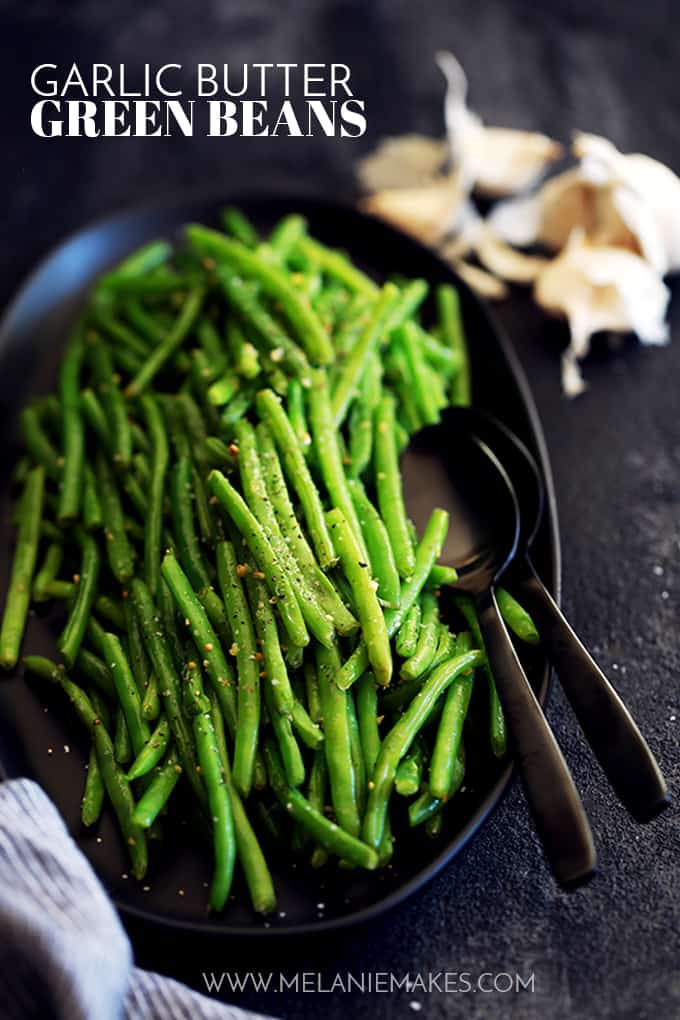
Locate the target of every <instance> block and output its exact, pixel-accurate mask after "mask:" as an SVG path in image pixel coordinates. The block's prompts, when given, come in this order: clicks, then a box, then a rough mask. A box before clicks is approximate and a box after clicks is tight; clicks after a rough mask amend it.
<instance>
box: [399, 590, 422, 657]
mask: <svg viewBox="0 0 680 1020" xmlns="http://www.w3.org/2000/svg"><path fill="white" fill-rule="evenodd" d="M419 633H420V604H419V603H418V602H414V603H413V605H412V606H411V608H410V609H409V611H408V613H407V614H406V616H405V617H404V620H403V623H402V625H401V627H400V628H399V630H398V631H397V635H396V640H395V645H394V646H395V650H396V652H397V655H399V656H400V657H401V658H402V659H408V658H409V657H410V656H411V655H413V653H414V652H415V650H416V646H417V644H418V635H419Z"/></svg>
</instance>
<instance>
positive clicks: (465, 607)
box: [455, 595, 508, 758]
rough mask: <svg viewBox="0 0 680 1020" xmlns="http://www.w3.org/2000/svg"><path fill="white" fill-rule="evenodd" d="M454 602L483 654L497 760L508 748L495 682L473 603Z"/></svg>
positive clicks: (460, 599) (468, 600)
mask: <svg viewBox="0 0 680 1020" xmlns="http://www.w3.org/2000/svg"><path fill="white" fill-rule="evenodd" d="M455 601H456V606H457V608H458V609H459V610H460V612H461V614H462V616H463V618H464V620H465V622H466V624H467V626H468V628H469V630H470V632H471V634H472V640H473V641H474V643H475V645H476V646H477V648H481V650H482V651H483V652H484V653H485V658H484V663H483V665H482V672H483V674H484V676H485V677H486V682H487V687H488V690H489V739H490V743H491V750H492V751H493V753H494V754H495V755H496V757H497V758H502V757H503V755H504V754H505V752H506V751H507V747H508V733H507V728H506V724H505V714H504V712H503V706H502V705H501V700H500V698H499V697H498V691H497V690H496V681H495V680H494V675H493V672H492V670H491V666H490V665H489V662H488V660H487V659H486V646H485V644H484V638H483V637H482V631H481V628H480V626H479V617H478V615H477V609H476V607H475V604H474V601H473V600H472V599H471V598H468V597H467V596H464V595H457V596H456V600H455Z"/></svg>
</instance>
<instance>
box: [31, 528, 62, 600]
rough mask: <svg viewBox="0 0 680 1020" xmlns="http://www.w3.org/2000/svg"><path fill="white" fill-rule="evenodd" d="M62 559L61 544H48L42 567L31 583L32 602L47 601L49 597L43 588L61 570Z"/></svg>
mask: <svg viewBox="0 0 680 1020" xmlns="http://www.w3.org/2000/svg"><path fill="white" fill-rule="evenodd" d="M63 557H64V546H63V544H62V543H61V542H50V544H49V545H48V547H47V552H46V553H45V558H44V560H43V562H42V566H41V567H40V570H39V571H38V572H37V573H36V575H35V580H34V581H33V592H32V597H33V601H34V602H46V601H47V600H48V597H49V596H48V595H46V594H45V588H46V586H47V585H49V584H51V583H52V581H54V580H55V578H56V576H57V574H58V573H59V570H60V568H61V562H62V559H63Z"/></svg>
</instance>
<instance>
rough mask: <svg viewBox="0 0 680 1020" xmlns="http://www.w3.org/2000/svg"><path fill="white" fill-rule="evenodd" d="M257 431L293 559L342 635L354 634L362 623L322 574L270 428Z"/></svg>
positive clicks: (271, 494) (270, 488)
mask: <svg viewBox="0 0 680 1020" xmlns="http://www.w3.org/2000/svg"><path fill="white" fill-rule="evenodd" d="M255 431H256V436H257V444H258V449H259V451H260V459H261V462H262V470H263V473H264V476H265V482H266V486H267V493H268V495H269V499H270V501H271V504H272V506H273V508H274V513H275V515H276V519H277V521H278V524H279V528H280V530H281V534H282V535H283V538H284V540H285V542H286V543H287V545H288V546H289V547H290V551H291V553H292V555H293V557H294V558H295V560H296V561H297V562H298V563H299V565H300V568H301V569H302V572H303V574H304V576H305V578H306V581H307V585H308V587H309V588H310V589H311V591H312V593H313V595H314V597H315V600H316V601H317V602H318V604H319V606H320V608H321V609H322V610H323V612H324V613H326V614H327V615H328V616H329V617H330V619H331V620H332V622H333V624H334V626H335V628H336V629H337V631H338V633H340V634H351V633H353V631H355V630H356V629H357V627H358V622H357V620H356V619H355V618H354V617H353V616H352V614H351V613H350V612H349V610H348V609H347V608H346V607H345V606H344V605H343V602H342V600H341V598H340V596H339V595H338V593H337V591H336V590H335V588H334V587H333V584H332V582H331V581H330V580H329V578H328V577H327V576H326V574H324V572H323V571H322V570H321V568H320V566H319V564H318V563H317V561H316V558H315V556H314V553H313V552H312V549H311V548H310V546H309V543H308V542H307V539H306V537H305V535H304V533H303V531H302V528H301V527H300V522H299V521H298V519H297V517H296V515H295V510H294V508H293V504H292V502H291V500H290V495H289V493H288V488H287V486H286V481H285V479H284V477H283V472H282V470H281V464H280V462H279V458H278V454H277V452H276V447H275V445H274V442H273V440H272V436H271V432H270V430H269V427H268V426H267V425H266V424H264V423H261V424H260V425H258V426H257V429H256V430H255ZM324 524H325V521H324Z"/></svg>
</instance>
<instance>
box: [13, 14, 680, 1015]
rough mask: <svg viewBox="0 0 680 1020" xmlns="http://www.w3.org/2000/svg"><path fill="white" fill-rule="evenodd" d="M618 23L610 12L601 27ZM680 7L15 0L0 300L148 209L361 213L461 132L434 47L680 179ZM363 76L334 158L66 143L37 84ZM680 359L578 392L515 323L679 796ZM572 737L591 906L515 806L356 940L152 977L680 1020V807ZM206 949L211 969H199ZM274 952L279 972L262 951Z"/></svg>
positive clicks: (563, 484) (593, 382)
mask: <svg viewBox="0 0 680 1020" xmlns="http://www.w3.org/2000/svg"><path fill="white" fill-rule="evenodd" d="M595 7H597V10H595V9H594V8H595ZM677 16H678V15H677V5H676V4H675V3H674V2H673V0H647V2H645V3H643V4H641V3H639V2H619V3H617V4H607V3H598V4H597V5H594V4H593V3H592V0H572V2H568V0H561V2H555V3H550V2H546V3H543V4H542V5H539V4H536V3H534V2H532V0H490V2H484V0H481V2H480V0H466V2H460V0H455V2H454V0H429V2H428V3H414V2H413V0H408V2H407V0H390V2H388V0H383V2H368V0H363V2H362V0H355V2H351V0H345V2H325V3H324V2H314V0H307V2H305V3H299V2H291V3H288V4H281V3H276V2H274V0H243V2H241V3H234V2H227V0H221V2H220V0H211V2H205V3H202V4H186V3H179V2H178V0H168V2H166V3H164V4H146V5H140V4H138V3H136V2H132V0H129V2H118V3H108V4H107V3H103V2H96V0H92V2H77V0H76V2H71V3H69V4H58V3H46V2H40V0H25V2H23V3H21V4H18V3H3V2H0V17H1V19H2V21H1V24H0V31H1V33H2V34H1V38H2V41H3V63H2V70H1V73H2V78H3V82H2V93H1V95H2V137H3V145H2V156H3V158H2V161H1V162H0V180H1V181H2V188H3V195H4V200H3V202H2V214H3V216H2V239H3V243H2V245H1V246H0V298H2V299H3V300H6V299H7V298H8V297H9V295H10V293H11V291H12V289H13V288H14V286H15V285H16V284H17V283H18V282H19V280H20V278H21V277H22V275H23V274H24V273H25V272H26V271H27V270H28V269H29V268H30V266H31V264H32V263H33V262H34V260H35V259H36V258H38V257H39V256H40V255H41V254H43V252H44V251H45V250H46V249H47V248H48V247H49V246H51V245H52V244H54V243H55V242H57V241H58V240H59V239H60V238H61V237H62V236H63V235H64V234H65V233H66V232H70V231H72V230H73V229H75V228H77V227H79V226H81V225H84V224H85V223H87V222H88V221H89V220H91V219H92V218H93V217H96V216H99V215H101V214H104V213H108V212H110V211H113V210H115V209H117V208H119V207H121V206H123V205H126V204H129V203H131V202H140V201H145V200H147V199H148V198H149V197H150V196H157V195H159V194H163V193H172V192H176V191H178V190H182V189H194V188H197V187H200V188H206V187H208V188H211V189H212V190H215V191H216V190H219V189H220V188H221V189H223V191H224V193H225V195H226V194H228V193H229V192H230V191H232V190H233V191H235V192H238V191H243V190H244V188H246V187H247V188H248V189H250V190H253V189H258V188H261V189H263V190H264V189H266V190H270V191H271V190H277V189H280V188H283V187H288V188H289V187H295V188H297V189H298V190H305V189H307V190H309V191H311V192H321V193H326V194H328V195H335V194H339V195H344V196H348V195H349V196H351V194H352V187H353V183H352V162H353V160H354V159H355V157H356V156H357V155H358V154H359V153H360V152H361V151H363V150H364V149H367V148H369V147H371V146H372V145H373V144H375V143H376V142H377V140H378V139H379V138H380V137H381V136H383V135H384V134H390V133H392V134H394V133H399V132H403V131H407V130H420V131H424V132H430V133H439V132H440V130H441V99H442V92H443V88H442V80H441V77H440V75H439V72H438V71H437V69H436V68H435V66H434V64H433V59H432V58H433V53H434V51H435V50H436V49H438V48H440V47H442V46H445V47H449V48H451V49H453V50H454V51H455V52H456V53H457V54H458V55H459V56H460V57H461V59H462V61H463V63H464V65H465V67H466V69H467V71H468V74H469V78H470V92H471V99H472V104H473V106H474V108H475V109H477V110H478V111H479V112H480V113H481V114H482V115H483V116H484V117H485V119H487V121H488V122H489V123H493V124H504V125H512V126H516V127H526V128H538V129H542V130H544V131H548V132H550V133H552V134H554V135H556V136H557V137H559V138H562V139H563V140H567V139H568V135H569V131H570V129H572V128H574V127H579V128H582V129H586V130H591V131H596V132H601V133H603V134H606V135H607V136H609V137H611V138H612V139H613V140H614V141H615V142H616V143H617V144H618V145H620V146H621V147H622V148H624V149H638V150H641V151H644V152H648V153H649V154H651V155H654V156H656V157H658V158H660V159H662V160H664V161H666V162H668V163H670V165H671V166H673V167H674V168H675V169H676V170H680V132H679V130H678V127H679V117H678V114H679V109H678V99H677V81H678V76H677V75H678V70H677V69H678V63H679V62H680V34H679V33H678V30H677V23H676V20H677ZM333 59H335V60H341V61H344V62H346V63H349V64H350V65H351V67H352V70H353V79H352V83H353V86H354V88H355V91H356V93H357V94H358V95H360V96H363V97H365V98H366V100H367V112H368V119H369V131H368V134H367V136H366V137H365V138H364V139H362V140H360V141H357V142H354V141H347V140H342V141H340V140H331V139H323V138H321V139H311V140H304V139H296V140H292V141H291V140H286V139H284V138H281V139H228V140H220V139H201V138H193V139H181V138H174V139H170V140H166V139H107V140H96V141H89V140H80V139H62V140H58V141H41V140H38V139H36V138H34V137H33V136H32V135H31V133H30V130H29V127H28V116H29V110H30V105H31V93H30V89H29V84H28V76H29V74H30V70H31V69H32V67H33V66H34V65H35V64H37V63H41V62H43V61H48V60H51V61H54V62H57V63H60V64H70V62H71V61H73V60H78V61H80V62H81V63H83V64H89V63H91V62H92V61H95V60H102V61H107V62H109V63H116V62H118V61H127V62H128V63H134V62H136V61H138V62H143V61H147V60H148V61H151V62H156V63H160V62H162V61H166V60H168V61H178V62H181V63H183V64H184V65H185V66H188V67H193V66H194V65H195V64H196V63H197V62H198V61H201V60H204V61H210V62H212V63H218V64H219V63H222V62H224V61H235V62H241V61H258V60H259V61H272V62H281V61H298V62H304V61H307V62H311V61H318V62H327V61H331V60H333ZM676 302H677V303H676V305H675V306H674V307H673V309H672V312H671V319H672V322H673V330H674V333H675V334H676V343H675V345H671V346H670V347H668V348H666V349H662V350H654V351H645V350H642V349H640V348H639V347H638V346H637V345H636V344H635V343H634V342H632V341H631V342H626V343H625V344H624V345H623V347H622V348H621V350H619V351H618V352H617V353H612V354H609V353H608V352H606V351H604V350H598V351H597V352H596V354H595V356H594V357H593V358H592V359H591V360H590V362H589V363H588V365H587V368H586V373H587V377H588V381H589V383H590V389H589V391H588V393H587V394H586V395H585V396H584V397H582V398H580V399H579V400H578V401H576V402H572V403H570V402H567V401H566V400H564V399H563V398H562V396H561V394H560V387H559V366H558V352H559V348H560V345H561V344H562V343H563V341H564V337H565V334H564V331H563V328H562V327H561V326H559V325H557V324H554V323H549V322H547V321H546V320H545V319H544V318H543V317H542V316H541V314H540V313H539V312H537V311H536V310H535V309H533V308H532V307H531V305H530V302H529V301H528V299H527V298H526V296H525V295H523V294H521V293H517V294H516V295H514V296H513V298H512V299H511V300H510V301H509V302H507V303H506V304H504V305H503V306H501V307H500V308H499V314H500V317H501V319H502V320H503V321H504V322H505V324H506V325H507V326H508V329H509V331H510V333H511V336H512V338H513V340H514V342H515V344H516V346H517V349H518V351H519V354H520V357H521V359H522V362H523V364H524V366H525V368H526V370H527V373H528V374H529V376H530V379H531V382H532V385H533V389H534V393H535V396H536V400H537V403H538V406H539V411H540V413H541V416H542V419H543V422H544V425H545V430H546V434H547V439H548V443H549V447H550V453H551V456H552V462H553V468H554V474H555V481H556V487H557V495H558V501H559V509H560V518H561V525H562V539H563V552H564V561H565V568H564V603H565V606H566V609H567V611H568V613H569V614H570V615H571V618H572V620H573V621H574V623H575V625H576V627H577V629H578V630H579V631H580V632H581V634H582V635H583V636H584V638H585V639H586V640H587V641H588V642H589V643H590V645H591V647H592V648H593V649H594V651H595V652H596V653H597V655H598V657H599V659H600V662H601V663H602V665H603V666H604V667H605V668H606V669H607V670H608V671H609V672H610V675H611V676H612V678H613V679H614V680H615V681H616V682H617V684H618V687H619V689H620V690H621V692H622V693H623V695H624V697H625V698H626V700H627V701H628V703H629V705H630V706H631V708H632V709H633V711H634V713H635V714H636V716H637V717H638V719H639V720H640V722H641V724H642V726H643V729H644V732H645V734H646V736H647V737H648V739H649V741H650V743H651V745H652V748H653V749H654V751H655V752H657V754H658V755H659V758H660V760H661V763H662V766H663V768H664V770H665V773H666V776H667V778H668V781H669V783H670V786H671V788H672V789H674V790H676V791H677V786H678V778H679V770H678V765H677V757H678V756H677V748H678V733H679V732H680V703H679V702H680V698H679V697H678V689H677V674H678V666H679V665H680V663H679V661H678V659H679V648H680V643H679V640H678V636H677V633H678V627H677V624H678V597H679V588H678V580H677V567H676V563H677V558H678V546H679V542H680V523H679V521H680V512H679V511H680V482H679V480H678V479H679V476H680V472H679V469H680V415H679V414H678V405H679V401H678V392H679V387H678V383H679V382H680V337H678V335H677V334H678V332H679V329H678V326H679V319H680V301H677V298H676ZM549 715H550V719H551V721H552V723H553V725H554V727H555V729H556V732H557V735H558V737H559V740H560V742H561V744H562V746H563V748H564V750H565V753H566V755H567V758H568V761H569V763H570V765H571V767H572V769H573V770H574V773H575V776H576V779H577V782H578V784H579V787H580V789H581V790H582V793H583V797H584V801H585V804H586V807H587V809H588V811H589V813H590V815H591V817H592V823H593V830H594V833H595V838H596V841H597V844H598V849H599V855H600V873H599V875H598V877H597V878H596V879H595V880H594V881H593V882H592V883H591V884H590V885H589V886H588V887H586V888H585V889H582V890H580V891H578V892H576V893H573V894H571V895H568V894H565V893H562V892H560V891H559V890H557V889H556V888H555V886H554V884H553V882H552V881H551V879H550V877H549V876H548V874H547V873H546V869H545V866H544V864H543V861H542V859H541V856H540V851H539V848H538V846H537V842H536V839H535V837H534V835H533V833H532V831H531V828H530V825H529V822H528V820H527V814H526V809H525V804H524V800H523V795H522V793H521V790H520V789H519V788H518V787H515V788H514V789H513V790H512V792H511V793H510V795H509V796H508V797H507V798H506V800H505V801H504V803H503V804H502V806H501V808H500V809H499V810H498V812H497V813H496V815H495V816H494V818H493V820H492V821H491V823H490V824H489V825H488V826H487V827H486V828H485V829H484V830H483V831H482V833H481V834H480V835H479V837H478V838H477V839H476V840H475V841H474V842H473V844H472V845H471V846H470V847H469V848H468V849H467V850H466V851H465V852H464V853H463V854H462V855H461V856H460V857H459V858H458V859H457V860H456V861H455V862H454V864H453V865H452V866H451V867H449V868H448V869H447V870H446V872H445V873H444V874H443V875H442V876H441V877H440V878H438V879H437V880H436V881H435V882H433V883H432V884H431V885H430V886H429V887H428V888H427V889H426V890H425V891H424V892H422V893H421V894H420V895H419V896H418V897H417V898H415V899H413V900H412V901H411V902H410V903H408V904H407V905H406V906H404V907H402V908H400V909H399V910H396V911H395V912H393V913H391V914H390V915H388V916H386V917H385V918H384V919H383V920H382V921H379V922H376V923H374V924H373V925H371V926H370V927H369V928H366V929H364V930H360V931H354V932H347V933H346V934H345V935H343V936H342V938H340V939H337V940H335V941H333V942H330V941H327V942H321V941H320V940H318V941H317V942H316V943H315V944H312V945H309V944H304V945H298V944H293V945H290V946H288V947H282V948H281V949H280V950H277V952H276V954H274V957H273V958H272V959H267V958H265V957H263V956H262V955H261V953H260V951H259V949H258V950H255V949H254V947H253V948H252V949H251V948H248V947H245V948H243V947H241V948H240V949H239V947H234V946H232V945H229V944H226V943H225V944H223V945H219V944H218V945H211V946H203V947H199V946H197V945H196V944H189V943H188V942H185V943H181V944H179V945H175V946H174V947H168V946H160V945H159V943H158V941H157V939H156V937H155V936H151V935H148V934H138V936H137V939H136V942H137V952H138V957H139V959H140V961H141V962H143V963H146V964H149V965H152V966H155V967H156V968H158V969H161V970H164V971H166V972H168V973H172V974H175V975H177V976H181V977H183V978H184V979H186V980H188V981H191V982H193V983H196V984H198V983H200V971H201V970H202V969H203V968H204V967H205V966H208V965H209V966H211V967H216V968H218V969H220V970H221V969H234V968H235V967H240V968H241V969H247V968H249V967H250V968H252V967H258V968H262V967H266V968H268V967H270V966H274V967H276V966H284V967H288V966H290V967H292V968H294V969H305V970H316V969H317V968H319V967H320V968H321V969H322V971H323V973H324V975H325V976H326V980H329V979H330V978H329V975H332V974H333V973H334V972H335V971H336V970H339V971H342V972H344V971H346V970H347V969H348V968H352V969H354V970H355V971H357V970H361V969H371V970H388V969H392V970H394V971H395V972H399V973H401V972H406V971H410V972H411V973H415V972H418V971H420V972H423V971H438V970H449V971H464V970H467V971H471V972H472V973H473V974H478V973H480V972H482V971H515V970H517V971H519V972H520V973H522V974H527V973H528V972H530V971H534V972H535V975H536V991H535V994H534V995H529V994H521V995H517V996H516V995H513V994H508V995H500V994H490V995H484V994H481V993H477V994H474V995H473V994H469V995H460V994H459V995H455V994H449V995H438V994H433V995H430V996H424V995H422V994H412V995H409V994H407V993H399V994H397V995H394V996H386V995H375V996H371V997H369V998H360V997H358V996H356V995H349V996H342V995H323V996H319V997H316V996H312V995H305V996H295V995H294V994H292V993H289V994H286V995H274V994H271V995H269V996H253V995H252V994H251V995H249V996H247V997H246V998H245V999H244V1000H243V1001H246V1002H248V1003H249V1004H251V1005H253V1006H257V1007H259V1008H260V1009H261V1010H263V1011H267V1012H270V1013H274V1014H279V1015H285V1016H287V1017H301V1018H306V1017H310V1018H311V1017H316V1016H318V1015H319V1014H320V1013H321V1012H322V1011H323V1013H324V1014H325V1015H327V1016H328V1017H329V1020H330V1018H332V1017H340V1016H344V1015H348V1016H364V1015H369V1016H371V1017H376V1018H379V1017H383V1016H384V1017H387V1016H408V1015H411V1009H410V1008H409V1003H411V1002H412V1001H414V1000H418V1001H419V1002H420V1003H421V1004H422V1011H421V1013H420V1015H421V1016H423V1017H427V1018H428V1020H429V1018H434V1017H439V1016H450V1017H468V1018H470V1020H473V1018H481V1017H494V1018H495V1017H511V1018H541V1020H553V1018H554V1020H557V1018H560V1020H567V1018H583V1017H588V1018H590V1020H598V1018H605V1017H606V1018H611V1020H633V1018H636V1020H637V1018H646V1017H655V1018H658V1020H667V1018H673V1017H677V1016H680V972H679V969H678V958H679V952H680V946H679V935H680V901H679V898H678V895H677V890H678V882H679V879H680V859H679V858H680V855H679V851H680V845H679V843H678V832H677V814H676V812H675V811H674V809H671V811H669V812H667V813H666V815H665V816H663V817H662V818H661V819H659V820H658V821H656V822H654V823H653V824H652V825H650V826H647V827H646V828H638V827H636V826H635V825H633V824H632V823H631V822H630V821H629V820H628V818H627V817H626V815H625V814H624V812H623V810H622V809H621V808H620V807H619V806H618V805H617V804H616V803H615V802H614V801H613V799H612V796H611V794H610V792H609V790H608V789H607V787H606V786H605V784H604V782H603V780H602V776H601V774H600V772H599V770H598V767H597V766H596V764H595V763H594V761H593V759H592V757H591V755H590V754H589V752H588V750H587V748H586V747H585V745H584V743H583V741H582V740H581V739H580V737H579V735H578V733H577V731H576V728H575V724H574V720H573V718H572V716H571V714H570V712H569V711H568V709H567V707H566V705H565V702H564V699H563V698H562V697H561V695H560V694H559V692H555V693H554V695H553V698H552V701H551V704H550V711H549ZM199 954H200V955H199ZM256 954H257V955H256Z"/></svg>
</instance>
